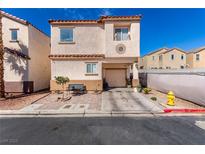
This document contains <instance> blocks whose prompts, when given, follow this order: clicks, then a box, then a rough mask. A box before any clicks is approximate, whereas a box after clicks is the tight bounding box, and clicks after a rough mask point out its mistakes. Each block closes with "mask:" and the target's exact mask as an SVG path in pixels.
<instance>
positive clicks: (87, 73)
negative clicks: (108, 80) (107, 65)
mask: <svg viewBox="0 0 205 154" xmlns="http://www.w3.org/2000/svg"><path fill="white" fill-rule="evenodd" d="M85 64H86V65H85V66H86V67H85V74H86V75H98V63H97V62H86V63H85ZM88 64H95V65H96V72H87V65H88Z"/></svg>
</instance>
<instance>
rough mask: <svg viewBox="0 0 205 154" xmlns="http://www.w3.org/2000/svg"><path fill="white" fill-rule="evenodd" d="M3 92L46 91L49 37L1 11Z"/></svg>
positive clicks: (48, 66)
mask: <svg viewBox="0 0 205 154" xmlns="http://www.w3.org/2000/svg"><path fill="white" fill-rule="evenodd" d="M1 14H2V33H3V46H4V81H5V92H11V93H14V92H15V93H16V92H17V93H18V92H20V93H22V92H24V93H27V92H33V91H39V90H42V89H46V88H49V81H50V60H49V58H48V56H49V53H50V38H49V37H48V36H47V35H45V34H44V33H43V32H41V31H40V30H39V29H38V28H36V27H34V26H33V25H32V24H31V23H29V22H28V21H26V20H23V19H20V18H18V17H16V16H13V15H11V14H8V13H6V12H4V11H1Z"/></svg>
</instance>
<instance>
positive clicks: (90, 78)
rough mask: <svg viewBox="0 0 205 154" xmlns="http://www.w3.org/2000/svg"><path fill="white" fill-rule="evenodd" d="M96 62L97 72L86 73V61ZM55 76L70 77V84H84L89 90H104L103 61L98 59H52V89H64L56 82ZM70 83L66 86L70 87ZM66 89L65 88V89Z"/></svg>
mask: <svg viewBox="0 0 205 154" xmlns="http://www.w3.org/2000/svg"><path fill="white" fill-rule="evenodd" d="M89 62H96V63H97V73H96V74H93V75H88V74H86V63H89ZM55 76H65V77H68V78H69V79H70V82H69V83H68V84H73V83H75V84H76V83H78V84H84V85H85V86H86V89H87V90H102V62H101V61H97V60H92V61H91V60H79V61H72V60H70V61H65V60H52V61H51V82H50V83H51V84H50V86H51V87H50V89H51V90H62V87H61V86H59V85H57V84H56V82H55ZM68 84H67V85H66V86H65V87H66V88H67V87H68ZM64 90H65V89H64Z"/></svg>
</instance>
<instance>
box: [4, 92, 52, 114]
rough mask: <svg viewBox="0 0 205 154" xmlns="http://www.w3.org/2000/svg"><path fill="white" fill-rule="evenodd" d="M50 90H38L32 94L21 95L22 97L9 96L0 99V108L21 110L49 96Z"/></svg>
mask: <svg viewBox="0 0 205 154" xmlns="http://www.w3.org/2000/svg"><path fill="white" fill-rule="evenodd" d="M48 94H49V92H47V91H46V92H38V93H32V94H30V95H21V96H20V97H14V98H7V99H5V100H1V101H0V110H19V109H22V108H24V107H26V106H27V105H30V104H32V103H33V102H35V101H37V100H39V99H41V98H43V97H45V96H47V95H48Z"/></svg>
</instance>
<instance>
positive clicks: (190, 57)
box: [186, 53, 194, 68]
mask: <svg viewBox="0 0 205 154" xmlns="http://www.w3.org/2000/svg"><path fill="white" fill-rule="evenodd" d="M193 55H194V54H193V53H188V54H187V55H186V64H187V66H188V68H193V65H194V64H193V60H194V59H193Z"/></svg>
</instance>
